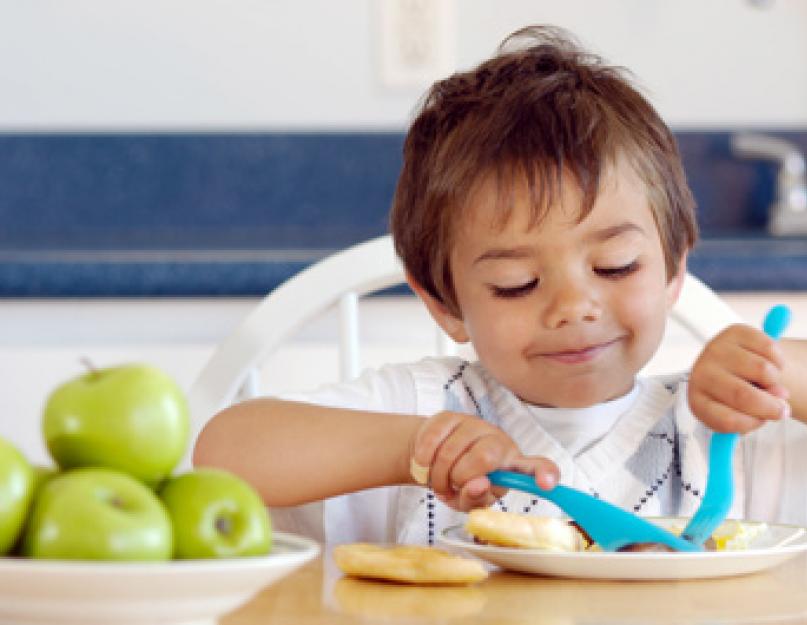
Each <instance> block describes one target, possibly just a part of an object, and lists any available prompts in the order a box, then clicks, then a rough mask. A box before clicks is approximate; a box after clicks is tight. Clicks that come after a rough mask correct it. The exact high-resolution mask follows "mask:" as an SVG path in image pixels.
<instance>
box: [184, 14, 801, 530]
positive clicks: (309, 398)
mask: <svg viewBox="0 0 807 625" xmlns="http://www.w3.org/2000/svg"><path fill="white" fill-rule="evenodd" d="M391 229H392V234H393V236H394V239H395V244H396V249H397V252H398V254H399V256H400V257H401V259H402V260H403V263H404V265H405V267H406V271H407V279H408V281H409V284H410V285H411V287H412V288H413V289H414V291H415V292H416V293H417V295H418V296H419V297H420V298H421V299H422V300H423V302H424V303H425V305H426V307H427V308H428V310H429V312H430V313H431V315H432V317H433V318H434V319H435V320H436V321H437V323H438V324H440V326H441V327H442V328H443V329H444V330H445V331H446V332H447V333H448V334H449V335H450V336H451V337H452V338H453V339H454V340H455V341H457V342H460V343H463V342H468V341H470V342H471V343H472V344H473V347H474V349H475V352H476V354H477V355H478V362H473V363H469V362H465V361H462V360H460V359H457V358H439V359H438V358H430V359H426V360H423V361H421V362H417V363H413V364H405V365H388V366H385V367H383V368H381V369H379V370H377V371H368V372H366V373H365V374H363V375H362V376H361V377H360V378H359V379H358V380H356V381H353V382H350V383H347V384H338V385H334V386H331V387H328V388H325V389H321V390H319V391H316V392H312V393H310V394H305V395H296V396H287V397H285V398H283V399H279V398H263V399H257V400H252V401H247V402H244V403H241V404H238V405H235V406H232V407H230V408H228V409H226V410H224V411H222V412H221V413H220V414H218V415H216V416H215V417H214V418H213V419H212V420H211V421H210V423H209V424H208V425H207V427H206V428H205V429H204V431H203V432H202V433H201V435H200V436H199V438H198V441H197V443H196V448H195V452H194V461H195V463H196V464H197V465H216V466H220V467H224V468H226V469H229V470H232V471H234V472H236V473H238V474H240V475H241V476H243V477H245V478H246V479H248V480H249V481H250V482H252V483H253V484H254V485H255V486H256V487H257V488H258V490H259V491H260V492H261V494H262V495H263V497H264V499H265V501H266V503H267V504H268V505H270V506H273V507H275V508H276V509H275V510H274V515H275V519H276V522H277V524H278V525H279V526H281V527H285V528H286V529H290V530H292V531H298V532H302V533H307V534H310V535H313V536H315V537H317V538H319V539H321V540H328V541H332V542H345V541H353V540H373V541H381V542H407V543H429V544H430V543H433V542H434V540H435V538H436V536H437V535H438V533H439V532H440V531H441V530H442V529H443V528H444V527H445V526H447V525H450V524H456V523H460V522H461V521H462V519H461V511H467V510H470V509H472V508H475V507H479V506H489V505H496V506H500V507H501V508H503V509H508V510H511V511H517V512H525V513H530V514H541V515H556V514H557V510H556V509H555V508H554V507H553V506H552V504H549V503H547V502H545V501H541V500H537V499H534V498H531V497H530V496H529V495H525V494H524V493H519V492H514V491H511V492H507V493H505V492H504V491H503V490H500V489H498V488H496V489H494V488H492V487H491V485H490V482H489V481H488V479H487V478H486V474H487V473H488V472H489V471H491V470H494V469H500V468H506V469H515V470H518V471H523V472H526V473H530V474H533V475H534V476H535V478H536V479H537V481H538V482H539V484H541V485H542V486H544V487H545V488H551V487H552V486H553V485H554V484H555V483H556V482H557V481H558V480H560V481H561V482H563V483H566V484H569V485H572V486H574V487H576V488H579V489H582V490H585V491H587V492H591V493H595V494H596V495H597V496H599V497H601V498H603V499H606V500H608V501H611V502H612V503H615V504H617V505H620V506H623V507H625V508H627V509H629V510H631V511H634V512H636V513H639V514H644V515H660V514H663V515H690V514H691V513H692V512H693V511H694V510H695V509H696V508H697V506H698V504H699V503H700V498H701V497H702V492H703V487H704V483H705V474H706V460H707V459H706V450H707V449H708V447H707V443H708V437H709V434H710V430H709V428H712V429H715V430H719V431H737V432H743V433H748V434H747V435H746V436H744V437H743V438H742V443H741V447H740V448H741V451H740V452H739V454H738V456H737V458H738V461H737V462H736V474H737V479H738V484H739V487H738V489H737V491H738V492H737V496H736V498H735V505H734V508H733V510H732V514H733V516H740V517H742V516H745V517H750V518H761V519H768V520H780V521H785V520H791V521H796V522H799V523H805V522H807V498H805V496H804V495H801V494H800V493H804V492H807V488H804V485H803V484H801V482H799V481H798V480H800V479H801V475H805V474H807V472H804V471H800V470H798V468H797V467H793V466H790V465H788V464H787V463H788V462H790V463H791V464H792V463H793V462H794V461H797V459H798V458H800V457H802V456H803V455H804V454H796V455H794V454H792V453H791V451H790V449H791V448H790V447H789V445H797V444H800V445H801V447H803V448H805V449H807V442H804V441H801V442H800V441H798V440H786V439H785V436H786V435H789V430H788V432H785V430H786V428H791V429H792V427H793V422H792V421H791V420H789V419H786V418H785V417H787V416H788V415H789V414H790V412H791V411H792V414H793V416H794V417H796V418H797V419H799V420H804V419H807V392H806V391H805V389H804V385H802V384H800V383H799V381H800V379H803V376H804V375H805V373H807V371H806V370H807V367H805V364H804V363H805V362H807V356H806V355H805V354H806V353H807V352H806V351H805V349H804V345H803V344H802V343H798V342H795V341H787V340H783V341H781V342H779V343H777V342H774V341H772V340H771V339H769V338H768V337H766V336H765V335H764V334H763V333H762V332H761V331H760V330H758V329H756V328H753V327H750V326H745V325H737V326H733V327H731V328H729V329H727V330H725V331H724V332H723V333H721V334H720V335H719V336H717V337H716V338H715V339H714V340H712V341H711V342H710V343H709V344H708V345H707V346H706V347H705V349H704V350H703V352H702V354H701V355H700V357H699V358H698V359H697V361H696V363H695V365H694V367H693V369H692V371H691V372H690V374H689V376H688V379H687V376H685V375H682V376H678V377H670V378H664V379H643V380H638V379H637V378H636V375H637V373H638V371H639V370H640V369H641V368H642V367H643V366H644V365H645V363H647V361H648V360H649V359H650V358H651V356H652V355H653V353H654V352H655V350H656V349H657V348H658V346H659V343H660V342H661V339H662V335H663V331H664V326H665V321H666V316H667V313H668V311H669V310H670V308H671V306H672V305H673V304H674V302H675V300H676V298H677V296H678V293H679V290H680V288H681V284H682V281H683V278H684V275H685V271H686V257H687V251H688V250H689V249H690V248H691V247H692V245H693V244H694V243H695V241H696V237H697V228H696V221H695V214H694V202H693V199H692V196H691V194H690V191H689V189H688V187H687V184H686V181H685V177H684V172H683V169H682V166H681V163H680V159H679V155H678V152H677V148H676V145H675V141H674V139H673V137H672V135H671V133H670V131H669V130H668V128H667V127H666V126H665V124H664V123H663V122H662V120H661V119H660V118H659V116H658V114H657V113H656V112H655V111H654V109H653V108H652V106H651V105H650V104H649V103H648V102H647V101H646V100H645V99H644V98H643V97H642V96H641V95H640V94H639V93H638V92H637V91H636V90H635V89H634V88H633V87H632V86H631V85H630V83H629V82H628V80H627V79H626V78H625V76H624V75H623V73H622V72H621V71H620V70H618V69H617V68H614V67H609V66H607V65H605V64H604V63H603V62H602V61H601V60H600V59H598V58H596V57H593V56H591V55H589V54H587V53H585V52H583V51H582V50H580V49H579V48H578V47H577V46H576V45H575V44H574V43H573V42H572V41H571V40H570V39H569V38H568V36H567V35H566V34H565V33H563V32H562V31H560V30H558V29H552V28H545V27H544V28H541V27H533V28H529V29H525V30H523V31H520V32H518V33H515V34H514V35H513V36H511V37H509V38H508V39H507V40H506V41H505V43H504V44H503V46H502V48H501V49H500V51H499V54H498V55H497V56H496V57H494V58H493V59H491V60H489V61H487V62H485V63H483V64H482V65H480V66H479V67H478V68H476V69H474V70H472V71H469V72H466V73H459V74H455V75H454V76H452V77H450V78H448V79H446V80H443V81H441V82H438V83H437V84H435V85H434V86H433V88H432V89H431V91H430V93H429V94H428V97H427V98H426V100H425V102H424V103H423V105H422V108H421V110H420V112H419V114H418V115H417V117H416V119H415V120H414V123H413V124H412V127H411V129H410V131H409V133H408V136H407V140H406V145H405V148H404V165H403V170H402V173H401V175H400V180H399V183H398V188H397V190H396V195H395V199H394V203H393V207H392V216H391ZM763 424H765V426H764V427H762V428H760V426H762V425H763ZM797 425H799V427H800V424H797ZM758 428H760V429H758ZM752 431H753V432H752ZM804 432H807V430H804ZM763 433H765V435H764V436H763ZM796 433H797V434H799V435H801V436H802V437H803V436H804V433H803V432H802V431H801V430H797V431H796ZM417 482H423V483H425V482H428V488H427V489H424V488H422V487H420V486H416V485H415V484H416V483H417ZM793 486H799V488H796V489H794V488H792V487H793ZM376 487H385V488H376ZM368 489H369V490H368ZM785 491H787V492H795V493H797V494H796V498H795V499H793V498H791V499H783V498H782V497H783V495H782V493H784V492H785ZM348 493H352V494H349V495H348ZM339 495H344V496H342V497H335V496H339ZM327 498H330V499H327ZM324 499H327V500H326V501H325V503H324V507H323V505H322V504H318V503H316V502H321V501H322V500H324ZM311 502H315V503H314V505H309V506H301V504H308V503H311Z"/></svg>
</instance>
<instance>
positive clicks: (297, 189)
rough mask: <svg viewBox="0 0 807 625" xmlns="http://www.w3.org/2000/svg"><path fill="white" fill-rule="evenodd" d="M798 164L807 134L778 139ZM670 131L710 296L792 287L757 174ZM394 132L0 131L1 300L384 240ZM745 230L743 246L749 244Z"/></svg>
mask: <svg viewBox="0 0 807 625" xmlns="http://www.w3.org/2000/svg"><path fill="white" fill-rule="evenodd" d="M779 134H781V135H783V136H784V137H786V138H787V139H789V140H790V141H792V142H793V143H795V144H797V145H799V146H801V148H802V149H804V150H805V151H806V152H807V132H782V133H779ZM730 136H731V133H729V132H725V131H722V132H705V131H704V132H692V131H690V132H678V133H676V137H677V139H678V142H679V146H680V148H681V154H682V158H683V160H684V165H685V168H686V170H687V175H688V177H689V179H690V184H691V186H692V189H693V192H694V194H695V196H696V200H697V202H698V219H699V221H700V223H701V226H702V229H703V240H702V242H701V243H700V244H699V245H698V247H697V248H696V249H695V250H694V251H693V253H692V255H691V262H690V271H691V272H692V273H694V274H695V275H696V276H698V277H699V278H701V279H702V280H704V281H705V282H706V283H707V284H709V285H710V286H711V287H712V288H714V289H716V290H718V291H783V290H784V291H806V290H807V238H800V239H771V238H769V237H766V236H764V234H762V233H764V223H765V219H766V215H765V211H766V207H767V205H768V204H769V203H770V201H771V199H772V194H773V189H774V186H775V166H774V165H772V164H771V163H770V162H764V161H754V160H749V159H738V158H736V157H734V156H733V155H732V154H731V151H730V148H729V147H728V146H729V138H730ZM402 144H403V134H402V133H395V132H388V133H383V132H378V133H371V132H364V133H360V132H352V133H350V132H344V133H296V134H295V133H243V134H216V133H209V134H203V133H199V134H151V135H149V134H95V135H93V134H6V135H3V134H0V297H6V298H10V297H171V296H174V297H185V296H188V297H206V296H212V297H218V296H234V297H238V296H260V295H263V294H265V293H266V292H268V291H270V290H271V289H273V288H274V287H276V286H277V285H278V284H280V283H281V282H282V281H284V280H285V279H287V278H288V277H290V276H291V275H293V274H295V273H297V272H298V271H300V270H301V269H303V268H305V267H307V266H308V265H310V264H311V263H312V262H315V261H316V260H318V259H320V258H322V257H323V256H325V255H327V254H328V253H330V252H332V251H335V250H339V249H343V248H345V247H347V246H349V245H352V244H354V243H358V242H360V241H364V240H366V239H370V238H373V237H376V236H378V235H380V234H383V233H384V232H386V231H387V213H388V210H389V206H390V202H391V199H392V196H393V193H394V189H395V184H396V180H397V176H398V172H399V170H400V166H401V148H402ZM755 233H756V234H755Z"/></svg>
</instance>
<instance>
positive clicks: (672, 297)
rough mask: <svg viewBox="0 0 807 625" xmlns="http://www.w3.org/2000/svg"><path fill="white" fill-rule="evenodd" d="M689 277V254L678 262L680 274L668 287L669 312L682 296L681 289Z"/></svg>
mask: <svg viewBox="0 0 807 625" xmlns="http://www.w3.org/2000/svg"><path fill="white" fill-rule="evenodd" d="M686 275H687V252H684V254H683V255H682V256H681V260H679V261H678V273H676V274H675V277H673V279H672V280H670V282H669V284H668V285H667V311H668V312H669V311H670V310H672V307H673V306H675V302H677V301H678V296H679V295H681V288H682V287H683V286H684V279H685V278H686Z"/></svg>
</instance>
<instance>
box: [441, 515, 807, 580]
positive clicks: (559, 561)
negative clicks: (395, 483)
mask: <svg viewBox="0 0 807 625" xmlns="http://www.w3.org/2000/svg"><path fill="white" fill-rule="evenodd" d="M653 521H654V522H657V523H659V524H660V525H664V526H675V525H677V526H678V527H679V528H680V527H682V519H653ZM683 521H684V523H685V522H686V519H684V520H683ZM440 541H441V542H442V543H443V544H444V545H446V546H449V547H453V548H459V549H461V550H462V551H465V552H467V553H471V554H473V555H475V556H477V557H479V558H482V559H483V560H487V561H488V562H491V563H492V564H496V565H498V566H500V567H501V568H504V569H510V570H512V571H520V572H522V573H534V574H537V575H551V576H554V577H576V578H581V579H636V580H651V579H694V578H707V577H729V576H732V575H743V574H746V573H753V572H755V571H761V570H764V569H768V568H771V567H773V566H776V565H778V564H781V563H782V562H784V561H785V560H788V559H789V558H792V557H793V556H795V555H797V554H798V553H801V552H803V551H806V550H807V531H805V528H802V527H797V526H794V525H768V529H767V531H765V532H763V533H762V534H760V536H758V537H757V538H756V539H755V540H753V541H752V542H751V543H750V545H749V549H744V550H742V551H707V552H697V553H681V552H676V553H657V552H656V553H648V552H645V553H613V552H610V553H609V552H597V551H582V552H577V553H573V552H552V551H542V550H539V549H519V548H512V547H495V546H492V545H480V544H477V543H475V542H474V541H473V539H472V538H471V537H470V536H469V535H468V534H467V533H466V532H465V530H463V529H462V527H459V526H456V527H450V528H448V529H446V530H445V531H444V532H443V535H442V536H441V537H440Z"/></svg>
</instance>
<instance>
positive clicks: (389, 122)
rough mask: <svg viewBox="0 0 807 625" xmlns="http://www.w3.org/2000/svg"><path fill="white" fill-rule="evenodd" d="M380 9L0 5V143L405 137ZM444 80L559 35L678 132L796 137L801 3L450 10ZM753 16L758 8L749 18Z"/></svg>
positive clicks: (77, 1)
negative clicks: (547, 32)
mask: <svg viewBox="0 0 807 625" xmlns="http://www.w3.org/2000/svg"><path fill="white" fill-rule="evenodd" d="M382 1H385V0H337V1H335V0H302V1H294V0H287V1H280V0H238V1H236V0H114V1H112V2H110V1H109V0H70V1H67V2H66V1H64V0H31V1H20V0H0V86H1V87H2V97H1V98H0V131H14V130H88V129H90V130H91V129H96V130H110V129H111V130H135V131H137V130H177V129H187V130H195V129H214V130H215V129H221V130H241V129H255V130H271V129H334V128H338V129H365V128H383V129H402V128H403V127H404V126H405V125H406V122H407V119H408V116H409V113H410V111H411V109H412V107H413V105H414V103H415V101H416V100H417V98H418V96H419V95H420V94H421V93H422V91H423V88H424V86H425V85H418V86H413V87H408V88H398V89H391V88H389V87H385V86H384V85H383V83H382V81H381V80H380V78H379V72H378V67H379V62H378V50H379V43H378V42H379V33H378V30H377V26H378V23H379V17H378V16H379V13H380V12H379V4H380V3H381V2H382ZM449 1H450V2H455V8H454V13H455V20H454V24H453V26H454V28H455V33H456V42H457V43H456V64H457V66H458V67H459V68H467V67H470V66H471V65H473V64H475V63H477V62H478V61H480V60H482V59H483V58H484V57H486V56H488V55H489V54H490V53H491V52H492V51H493V50H494V48H495V46H496V44H497V43H498V42H499V40H500V39H501V38H502V37H503V36H504V35H505V34H507V33H508V32H510V31H512V30H514V29H516V28H518V27H521V26H523V25H526V24H529V23H535V22H550V23H556V24H559V25H563V26H566V27H568V28H570V29H571V30H573V31H574V32H575V33H577V35H578V36H579V37H580V39H581V40H582V41H583V42H584V43H585V44H587V45H588V46H590V47H591V48H593V49H594V50H596V51H597V52H599V53H600V54H602V55H604V56H606V57H607V58H608V59H609V60H610V61H612V62H614V63H618V64H622V65H625V66H627V67H629V68H630V69H631V70H633V72H634V73H635V74H636V76H637V78H638V79H639V80H640V82H641V83H642V84H643V85H644V86H645V87H646V88H647V89H648V92H649V94H650V96H651V99H652V101H653V102H654V103H655V104H656V106H657V107H658V108H659V110H660V111H661V113H662V114H663V115H664V116H665V117H666V119H667V120H668V121H669V122H670V123H671V124H673V125H676V126H678V127H682V126H686V127H695V126H713V127H714V126H717V127H721V126H723V127H725V126H729V125H738V124H756V125H777V126H782V125H787V126H799V125H801V126H803V125H804V124H807V64H805V60H807V2H804V1H803V0H757V2H751V0H707V1H703V0H676V1H675V2H670V1H669V0H601V1H594V0H564V1H562V2H559V1H557V0H503V1H501V2H491V1H490V0H449ZM759 5H761V6H762V8H760V6H759Z"/></svg>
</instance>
